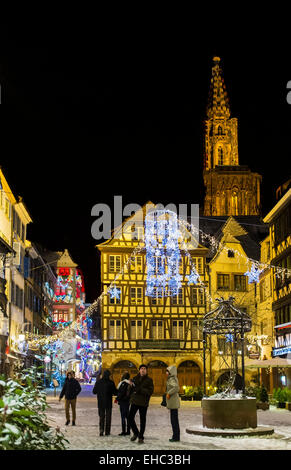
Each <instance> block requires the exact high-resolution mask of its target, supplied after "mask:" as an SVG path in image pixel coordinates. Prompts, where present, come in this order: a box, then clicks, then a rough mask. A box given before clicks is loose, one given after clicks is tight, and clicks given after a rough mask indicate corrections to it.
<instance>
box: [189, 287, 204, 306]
mask: <svg viewBox="0 0 291 470" xmlns="http://www.w3.org/2000/svg"><path fill="white" fill-rule="evenodd" d="M204 304H205V291H204V290H203V289H201V288H199V287H191V305H204Z"/></svg>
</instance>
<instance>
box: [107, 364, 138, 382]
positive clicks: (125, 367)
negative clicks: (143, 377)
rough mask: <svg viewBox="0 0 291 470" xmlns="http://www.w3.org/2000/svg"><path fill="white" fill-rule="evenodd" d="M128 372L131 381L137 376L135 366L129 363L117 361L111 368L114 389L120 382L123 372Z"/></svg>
mask: <svg viewBox="0 0 291 470" xmlns="http://www.w3.org/2000/svg"><path fill="white" fill-rule="evenodd" d="M126 371H127V372H129V374H130V378H131V379H132V378H133V377H134V376H135V375H137V374H138V370H137V368H136V365H135V364H133V362H131V361H119V362H117V363H116V364H115V365H114V366H113V367H112V380H113V381H114V383H115V385H116V387H117V385H118V384H119V382H120V381H121V377H122V375H123V374H124V372H126Z"/></svg>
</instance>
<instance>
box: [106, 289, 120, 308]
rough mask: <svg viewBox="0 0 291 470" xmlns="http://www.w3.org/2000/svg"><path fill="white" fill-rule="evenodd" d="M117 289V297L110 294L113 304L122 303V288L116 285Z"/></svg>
mask: <svg viewBox="0 0 291 470" xmlns="http://www.w3.org/2000/svg"><path fill="white" fill-rule="evenodd" d="M115 289H116V296H115V297H111V295H110V294H109V303H110V304H113V305H116V304H120V303H121V288H120V287H115Z"/></svg>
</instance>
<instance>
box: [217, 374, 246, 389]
mask: <svg viewBox="0 0 291 470" xmlns="http://www.w3.org/2000/svg"><path fill="white" fill-rule="evenodd" d="M229 378H230V372H229V370H228V371H226V372H224V373H223V374H221V375H220V377H218V379H217V382H216V385H217V386H218V387H221V386H223V385H224V384H226V383H228V381H229ZM234 388H235V389H237V390H242V388H243V382H242V377H241V375H239V374H236V377H235V380H234Z"/></svg>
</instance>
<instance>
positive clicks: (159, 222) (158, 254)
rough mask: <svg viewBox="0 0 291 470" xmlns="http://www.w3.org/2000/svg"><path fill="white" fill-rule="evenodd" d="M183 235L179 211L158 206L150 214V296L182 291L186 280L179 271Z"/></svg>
mask: <svg viewBox="0 0 291 470" xmlns="http://www.w3.org/2000/svg"><path fill="white" fill-rule="evenodd" d="M180 238H181V232H180V230H179V227H178V219H177V214H175V212H172V211H169V210H154V211H151V212H149V213H148V214H147V215H146V217H145V246H146V265H147V287H146V295H147V296H149V297H170V296H176V295H178V292H179V289H180V288H181V280H182V276H181V275H180V273H179V270H180V262H181V253H180V248H179V239H180Z"/></svg>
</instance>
